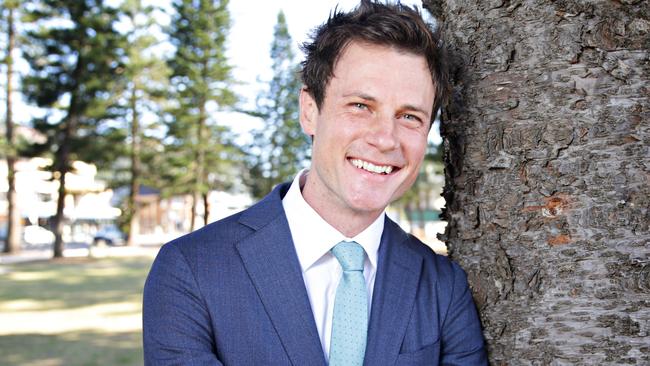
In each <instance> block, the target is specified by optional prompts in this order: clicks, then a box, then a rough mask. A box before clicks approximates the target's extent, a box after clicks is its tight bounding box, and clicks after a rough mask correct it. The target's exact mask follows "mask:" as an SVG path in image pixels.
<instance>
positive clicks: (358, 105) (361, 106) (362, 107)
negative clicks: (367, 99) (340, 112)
mask: <svg viewBox="0 0 650 366" xmlns="http://www.w3.org/2000/svg"><path fill="white" fill-rule="evenodd" d="M352 106H353V107H354V108H357V109H363V110H365V109H368V106H367V105H366V104H363V103H352Z"/></svg>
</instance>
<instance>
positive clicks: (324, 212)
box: [300, 174, 384, 238]
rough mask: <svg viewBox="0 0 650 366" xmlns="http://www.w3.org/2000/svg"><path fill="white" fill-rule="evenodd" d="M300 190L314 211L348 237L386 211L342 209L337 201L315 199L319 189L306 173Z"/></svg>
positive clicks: (355, 234)
mask: <svg viewBox="0 0 650 366" xmlns="http://www.w3.org/2000/svg"><path fill="white" fill-rule="evenodd" d="M300 190H301V192H302V197H303V198H304V199H305V201H306V202H307V204H308V205H309V206H311V208H313V209H314V211H316V213H317V214H318V215H319V216H320V217H321V218H322V219H323V220H325V222H327V223H328V224H330V225H331V226H332V227H333V228H335V229H336V230H337V231H338V232H340V233H341V234H343V235H345V236H346V237H348V238H353V237H355V236H357V235H359V233H361V232H362V231H364V230H365V229H366V228H368V227H369V226H370V225H371V224H372V223H373V222H374V221H375V220H376V219H377V218H378V217H379V216H380V215H382V214H383V212H384V211H383V210H380V211H376V212H375V211H361V210H357V211H354V210H350V209H347V210H346V209H341V206H340V205H337V204H336V203H335V202H329V201H326V200H321V199H315V198H316V197H319V193H318V192H317V189H315V187H314V185H313V184H310V181H309V179H307V177H306V174H305V175H303V176H302V177H301V179H300Z"/></svg>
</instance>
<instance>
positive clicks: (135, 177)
mask: <svg viewBox="0 0 650 366" xmlns="http://www.w3.org/2000/svg"><path fill="white" fill-rule="evenodd" d="M137 91H138V88H137V85H136V83H135V81H134V82H133V90H132V91H131V113H132V119H131V189H130V192H129V202H128V205H127V206H128V210H129V212H128V215H129V216H128V217H129V231H128V236H127V239H126V244H127V245H129V246H132V245H135V240H134V238H135V236H136V235H137V234H138V233H139V232H140V210H139V207H138V203H137V201H136V198H137V196H138V192H139V190H140V121H139V115H138V109H137V108H138V97H137Z"/></svg>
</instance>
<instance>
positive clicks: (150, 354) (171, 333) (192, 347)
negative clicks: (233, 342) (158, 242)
mask: <svg viewBox="0 0 650 366" xmlns="http://www.w3.org/2000/svg"><path fill="white" fill-rule="evenodd" d="M142 328H143V329H142V336H143V347H144V363H145V365H156V366H164V365H222V364H221V362H220V361H219V360H218V359H217V355H216V348H215V342H214V341H213V339H214V337H213V331H212V327H211V325H210V316H209V314H208V311H207V308H206V304H205V302H204V300H203V297H202V295H201V293H200V289H199V286H198V284H197V282H196V279H195V276H194V273H193V271H192V268H190V266H189V265H188V262H187V260H186V258H185V257H184V256H183V254H182V253H181V251H180V250H179V248H178V247H177V246H175V244H174V243H170V244H167V245H164V246H163V247H162V248H161V250H160V252H159V253H158V256H157V257H156V259H155V261H154V263H153V265H152V267H151V271H150V272H149V276H148V277H147V281H146V283H145V286H144V293H143V309H142Z"/></svg>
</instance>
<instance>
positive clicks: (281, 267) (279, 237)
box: [237, 186, 325, 366]
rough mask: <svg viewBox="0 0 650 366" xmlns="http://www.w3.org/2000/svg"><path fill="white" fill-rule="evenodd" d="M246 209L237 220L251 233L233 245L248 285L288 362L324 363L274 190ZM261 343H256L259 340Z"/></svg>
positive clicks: (278, 190) (298, 267) (292, 248)
mask: <svg viewBox="0 0 650 366" xmlns="http://www.w3.org/2000/svg"><path fill="white" fill-rule="evenodd" d="M286 188H287V187H286V186H283V187H280V188H278V189H276V190H275V191H274V192H273V193H271V195H270V197H267V198H266V199H265V200H263V201H261V202H260V203H259V204H258V205H256V206H254V207H252V208H251V209H249V211H248V212H247V214H246V215H244V216H242V218H241V220H240V222H241V223H242V224H244V225H246V226H249V227H251V228H253V229H254V230H256V231H255V232H254V233H253V234H252V235H250V236H248V237H246V238H245V239H244V240H242V241H241V242H239V243H238V244H237V250H238V251H239V255H240V256H241V259H242V261H243V263H244V267H245V268H246V271H247V272H248V274H249V276H250V278H251V281H252V282H253V284H254V285H255V288H256V290H257V293H258V294H259V297H260V299H261V301H262V304H263V305H264V308H265V309H266V312H267V314H268V316H269V318H270V319H271V322H272V323H273V326H274V327H275V330H276V332H277V333H278V336H279V337H280V341H281V342H282V345H283V346H284V348H285V351H286V353H287V355H288V356H289V359H290V360H291V363H292V364H294V365H323V366H324V365H325V358H324V355H323V350H322V347H321V344H320V338H319V336H318V331H317V329H316V324H315V323H314V317H313V315H312V310H311V306H310V304H309V297H308V295H307V291H306V289H305V284H304V282H303V279H302V271H301V269H300V263H299V262H298V257H297V255H296V252H295V248H294V245H293V241H292V239H291V233H290V231H289V225H288V223H287V220H286V216H285V215H284V210H283V208H282V202H281V199H280V198H281V195H282V192H280V190H282V189H284V190H286ZM263 341H264V340H260V342H263Z"/></svg>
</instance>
